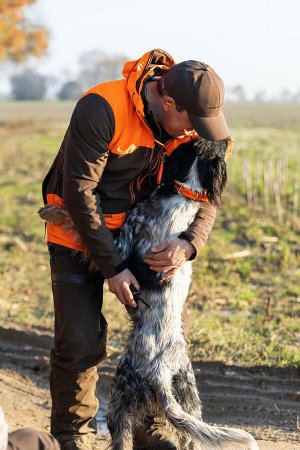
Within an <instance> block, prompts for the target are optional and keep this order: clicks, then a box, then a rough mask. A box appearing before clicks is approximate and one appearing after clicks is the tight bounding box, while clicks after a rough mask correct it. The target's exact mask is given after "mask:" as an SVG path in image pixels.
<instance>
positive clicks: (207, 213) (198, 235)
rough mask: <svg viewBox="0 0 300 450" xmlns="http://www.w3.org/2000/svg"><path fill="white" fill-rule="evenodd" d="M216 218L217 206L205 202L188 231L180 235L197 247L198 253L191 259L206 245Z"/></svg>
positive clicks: (194, 256)
mask: <svg viewBox="0 0 300 450" xmlns="http://www.w3.org/2000/svg"><path fill="white" fill-rule="evenodd" d="M215 218H216V207H215V206H214V205H212V204H211V203H209V202H203V204H202V206H201V208H200V210H199V212H198V213H197V215H196V218H195V219H194V221H193V222H192V223H191V225H190V226H189V227H188V229H187V230H186V231H184V232H183V233H181V234H180V235H179V236H178V237H179V238H180V239H186V240H187V241H189V242H190V243H191V244H193V246H194V247H195V249H196V253H194V255H193V256H192V257H191V259H194V258H196V256H197V255H198V254H199V252H200V250H201V249H202V247H203V246H204V245H205V243H206V241H207V239H208V235H209V233H210V232H211V230H212V227H213V224H214V222H215Z"/></svg>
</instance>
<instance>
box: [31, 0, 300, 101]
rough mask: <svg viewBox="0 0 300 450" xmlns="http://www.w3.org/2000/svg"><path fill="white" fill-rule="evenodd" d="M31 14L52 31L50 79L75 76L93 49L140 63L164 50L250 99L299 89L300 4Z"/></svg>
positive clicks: (99, 3)
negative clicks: (200, 65) (196, 63)
mask: <svg viewBox="0 0 300 450" xmlns="http://www.w3.org/2000/svg"><path fill="white" fill-rule="evenodd" d="M30 10H31V13H30V15H31V17H32V18H34V19H35V20H36V21H37V22H42V23H43V24H44V25H45V26H46V27H47V28H48V29H49V31H50V42H49V44H50V49H49V55H48V56H47V57H45V58H43V60H41V61H39V62H38V64H37V67H38V69H39V70H40V71H42V72H44V73H48V74H58V73H61V72H62V71H67V70H68V71H70V73H72V72H73V73H75V72H76V68H77V61H78V57H79V55H80V54H82V53H83V52H84V51H87V50H91V49H101V50H104V51H106V52H108V53H111V52H113V53H123V54H125V55H128V57H129V58H130V59H136V58H138V57H139V56H141V55H142V54H143V53H145V52H146V51H148V50H150V49H153V48H162V49H164V50H166V51H168V52H169V53H171V54H172V55H173V56H175V57H177V59H178V60H179V61H182V60H185V59H198V60H200V61H203V62H206V63H208V64H210V65H211V66H212V67H213V68H214V69H215V70H216V71H217V72H218V73H219V75H220V76H221V77H222V78H223V80H224V82H225V85H226V86H233V85H236V84H242V85H243V86H244V87H245V89H246V92H247V93H248V94H249V95H252V94H253V93H254V92H255V91H257V90H260V89H266V91H267V92H268V94H269V95H275V94H278V93H279V92H280V91H281V90H282V89H284V88H288V89H290V90H291V91H293V92H295V91H298V90H300V61H299V51H300V50H299V49H300V25H299V21H300V1H299V0H248V1H247V0H206V1H203V0H186V1H184V0H151V1H149V2H146V1H142V0H105V1H104V0H69V1H68V0H38V2H37V4H36V5H35V6H33V7H31V8H30ZM297 55H298V56H297Z"/></svg>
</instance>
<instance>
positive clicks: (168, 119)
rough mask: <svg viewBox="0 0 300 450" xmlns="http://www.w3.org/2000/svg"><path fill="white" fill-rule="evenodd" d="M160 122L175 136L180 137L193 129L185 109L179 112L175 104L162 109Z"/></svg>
mask: <svg viewBox="0 0 300 450" xmlns="http://www.w3.org/2000/svg"><path fill="white" fill-rule="evenodd" d="M160 123H161V125H162V126H163V128H164V129H165V130H166V132H167V133H168V134H169V135H170V136H173V137H175V138H182V137H184V136H186V135H187V134H189V133H190V132H191V130H192V129H193V126H192V124H191V122H190V119H189V117H188V113H187V111H180V112H179V111H177V109H176V107H175V105H174V107H172V108H169V109H167V110H164V111H163V114H162V115H161V119H160Z"/></svg>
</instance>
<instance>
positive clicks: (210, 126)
mask: <svg viewBox="0 0 300 450" xmlns="http://www.w3.org/2000/svg"><path fill="white" fill-rule="evenodd" d="M189 118H190V121H191V124H192V125H193V127H194V129H195V130H196V131H197V133H198V134H199V136H201V137H203V138H204V139H207V140H208V141H220V140H221V139H225V138H227V137H228V136H229V135H230V131H229V128H228V126H227V123H226V120H225V117H224V114H223V111H221V112H220V113H219V114H218V115H217V116H214V117H199V116H195V115H194V114H190V113H189Z"/></svg>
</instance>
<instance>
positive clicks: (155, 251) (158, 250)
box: [150, 241, 169, 253]
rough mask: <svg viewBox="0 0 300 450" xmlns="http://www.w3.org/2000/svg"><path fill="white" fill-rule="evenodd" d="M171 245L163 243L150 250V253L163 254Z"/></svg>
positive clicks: (167, 242)
mask: <svg viewBox="0 0 300 450" xmlns="http://www.w3.org/2000/svg"><path fill="white" fill-rule="evenodd" d="M168 245H169V241H166V242H163V243H162V244H159V245H156V246H155V247H152V248H151V250H150V253H152V252H153V253H159V252H163V251H164V250H165V249H166V248H167V247H168Z"/></svg>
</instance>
